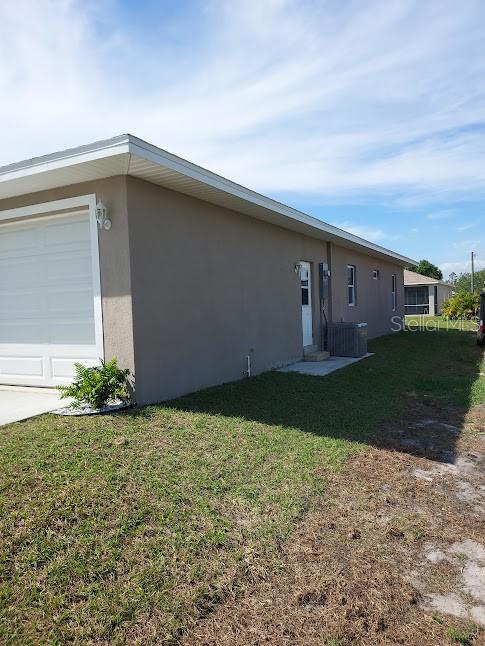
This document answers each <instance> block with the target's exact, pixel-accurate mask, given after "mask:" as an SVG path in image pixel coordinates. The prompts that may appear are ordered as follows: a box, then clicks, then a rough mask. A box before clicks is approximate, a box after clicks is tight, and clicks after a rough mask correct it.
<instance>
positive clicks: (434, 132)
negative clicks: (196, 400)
mask: <svg viewBox="0 0 485 646" xmlns="http://www.w3.org/2000/svg"><path fill="white" fill-rule="evenodd" d="M484 44H485V2H484V1H483V0H476V1H475V0H461V1H460V2H457V1H456V0H417V1H414V0H377V1H374V0H355V1H354V0H231V1H230V2H229V1H228V0H200V1H188V0H178V1H176V0H137V1H136V2H135V1H133V0H130V1H129V0H96V1H92V0H79V1H77V0H16V1H15V2H7V1H5V2H0V123H1V124H2V128H1V133H2V143H1V146H0V164H8V163H11V162H15V161H20V160H22V159H26V158H30V157H33V156H36V155H42V154H46V153H49V152H54V151H56V150H62V149H65V148H68V147H71V146H77V145H80V144H85V143H90V142H93V141H96V140H99V139H105V138H108V137H112V136H114V135H117V134H122V133H126V132H130V133H132V134H134V135H136V136H138V137H141V138H142V139H146V140H147V141H149V142H150V143H153V144H155V145H157V146H160V147H161V148H164V149H166V150H169V151H170V152H173V153H175V154H177V155H180V156H181V157H184V158H187V159H189V160H190V161H192V162H195V163H198V164H200V165H202V166H204V167H206V168H209V169H210V170H212V171H215V172H217V173H219V174H221V175H223V176H225V177H227V178H229V179H231V180H234V181H236V182H239V183H241V184H243V185H245V186H248V187H249V188H252V189H254V190H257V191H259V192H261V193H264V194H266V195H269V196H271V197H273V198H275V199H277V200H280V201H282V202H285V203H286V204H289V205H291V206H293V207H295V208H298V209H301V210H302V211H305V212H306V213H309V214H311V215H314V216H316V217H319V218H321V219H322V220H325V221H326V222H330V223H331V224H334V225H336V226H339V227H342V228H344V229H346V230H348V231H351V232H353V233H355V234H357V235H360V236H363V237H365V238H367V239H369V240H372V241H373V242H377V243H378V244H381V245H383V246H385V247H388V248H391V249H393V250H395V251H398V252H400V253H402V254H404V255H407V256H409V257H411V258H414V259H416V260H419V259H421V258H427V259H429V260H431V261H432V262H434V263H435V264H437V265H439V266H440V267H441V269H442V270H443V273H444V275H445V277H447V276H448V275H449V274H450V272H452V271H453V272H455V273H460V272H461V271H467V270H469V267H470V253H471V252H472V251H474V252H475V253H476V255H477V260H476V266H477V267H478V268H482V267H485V46H484Z"/></svg>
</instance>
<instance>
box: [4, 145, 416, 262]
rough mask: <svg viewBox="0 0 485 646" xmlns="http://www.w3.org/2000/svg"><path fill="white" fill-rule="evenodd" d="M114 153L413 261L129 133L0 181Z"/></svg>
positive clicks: (25, 166)
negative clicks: (147, 163) (153, 165)
mask: <svg viewBox="0 0 485 646" xmlns="http://www.w3.org/2000/svg"><path fill="white" fill-rule="evenodd" d="M116 154H128V155H129V163H128V164H127V167H126V171H125V172H126V174H127V175H129V174H130V167H131V157H132V156H138V157H141V158H143V159H145V160H146V161H151V162H152V163H155V164H158V165H159V166H163V167H166V168H170V169H172V170H174V171H176V172H178V173H181V174H182V175H185V176H187V177H190V178H192V179H194V180H195V181H198V182H201V183H203V184H206V185H208V186H211V187H212V188H214V189H216V190H219V191H222V192H224V193H226V194H229V195H232V196H233V197H236V198H238V199H240V200H243V201H245V202H248V203H251V204H253V205H256V206H259V207H261V208H263V209H267V210H269V211H272V212H274V213H278V214H279V215H282V216H284V217H286V218H288V219H290V220H293V221H297V222H300V223H301V224H304V225H306V226H308V227H310V228H311V229H316V230H318V231H320V232H323V233H326V234H328V235H329V236H333V237H335V238H338V239H342V240H346V241H347V242H350V243H351V244H354V245H356V246H358V247H362V248H363V249H368V250H370V251H374V252H375V253H378V254H382V255H384V256H388V257H391V258H394V259H395V260H398V261H399V262H400V263H401V264H403V265H413V264H416V263H415V261H413V260H412V259H411V258H407V257H406V256H403V255H401V254H399V253H396V252H394V251H391V250H390V249H387V248H386V247H382V246H381V245H378V244H375V243H373V242H370V241H369V240H366V239H365V238H361V237H360V236H356V235H354V234H353V233H350V232H348V231H345V230H344V229H340V228H338V227H335V226H333V225H331V224H328V223H327V222H324V221H323V220H320V219H318V218H315V217H313V216H311V215H308V214H307V213H304V212H302V211H299V210H297V209H294V208H292V207H290V206H287V205H286V204H283V203H281V202H278V201H276V200H273V199H272V198H269V197H266V196H265V195H262V194H261V193H257V192H256V191H253V190H251V189H249V188H246V187H245V186H242V185H241V184H237V183H236V182H232V181H231V180H228V179H226V178H225V177H223V176H222V175H218V174H216V173H213V172H211V171H209V170H207V169H206V168H203V167H202V166H198V165H197V164H193V163H192V162H189V161H188V160H186V159H183V158H182V157H178V156H177V155H174V154H173V153H170V152H168V151H166V150H164V149H162V148H158V147H157V146H154V145H153V144H150V143H148V142H147V141H144V140H143V139H140V138H138V137H136V136H134V135H131V134H123V135H118V136H116V137H112V138H110V139H102V140H100V141H96V142H93V143H91V144H87V145H83V146H78V147H76V148H68V149H66V150H62V151H59V152H55V153H51V154H48V155H43V156H41V157H34V158H32V159H27V160H24V161H21V162H17V163H14V164H9V165H7V166H2V167H0V183H2V182H5V181H8V180H9V179H15V178H16V177H24V176H26V175H27V176H28V175H29V174H34V173H41V172H43V171H44V170H45V171H47V170H53V169H56V168H61V167H63V166H70V165H73V164H75V163H76V161H77V160H78V159H79V162H80V163H81V162H89V161H93V160H95V159H100V158H103V157H105V156H111V155H116ZM8 175H13V177H7V176H8Z"/></svg>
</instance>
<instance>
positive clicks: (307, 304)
mask: <svg viewBox="0 0 485 646" xmlns="http://www.w3.org/2000/svg"><path fill="white" fill-rule="evenodd" d="M300 282H301V322H302V327H303V347H306V346H308V345H313V320H312V277H311V271H310V263H309V262H300Z"/></svg>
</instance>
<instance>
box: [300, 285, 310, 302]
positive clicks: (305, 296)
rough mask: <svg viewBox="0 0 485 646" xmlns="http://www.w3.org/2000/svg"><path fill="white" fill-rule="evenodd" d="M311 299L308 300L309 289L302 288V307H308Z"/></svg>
mask: <svg viewBox="0 0 485 646" xmlns="http://www.w3.org/2000/svg"><path fill="white" fill-rule="evenodd" d="M309 302H310V301H309V299H308V287H302V290H301V304H302V305H308V304H309Z"/></svg>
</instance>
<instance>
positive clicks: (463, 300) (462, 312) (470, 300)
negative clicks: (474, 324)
mask: <svg viewBox="0 0 485 646" xmlns="http://www.w3.org/2000/svg"><path fill="white" fill-rule="evenodd" d="M479 307H480V295H479V294H472V293H471V292H460V293H459V294H456V295H455V296H452V297H451V298H449V299H448V300H447V301H445V302H444V303H443V305H442V307H441V313H442V314H443V316H444V317H445V318H447V319H472V318H475V317H476V316H477V315H478V309H479Z"/></svg>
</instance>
